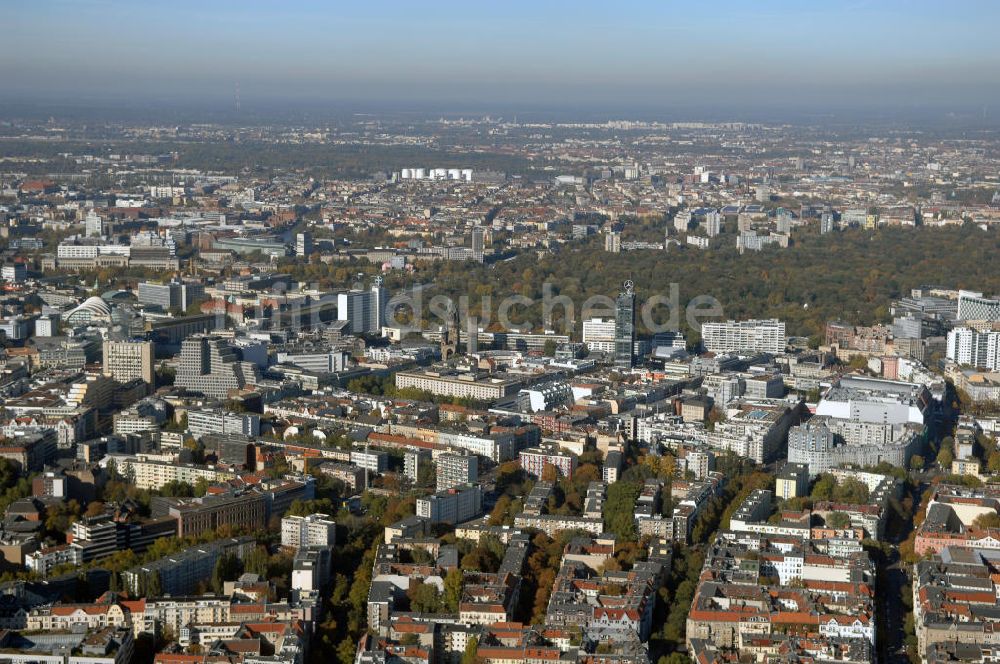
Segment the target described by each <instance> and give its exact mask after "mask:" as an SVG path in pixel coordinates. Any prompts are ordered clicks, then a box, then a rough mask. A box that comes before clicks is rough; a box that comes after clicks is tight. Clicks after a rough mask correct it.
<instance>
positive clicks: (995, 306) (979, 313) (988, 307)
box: [958, 290, 1000, 321]
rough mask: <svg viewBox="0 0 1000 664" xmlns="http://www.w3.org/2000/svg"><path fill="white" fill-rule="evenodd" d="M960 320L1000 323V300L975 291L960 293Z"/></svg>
mask: <svg viewBox="0 0 1000 664" xmlns="http://www.w3.org/2000/svg"><path fill="white" fill-rule="evenodd" d="M958 320H993V321H1000V300H998V299H992V298H988V297H983V294H982V293H976V292H973V291H964V290H963V291H958Z"/></svg>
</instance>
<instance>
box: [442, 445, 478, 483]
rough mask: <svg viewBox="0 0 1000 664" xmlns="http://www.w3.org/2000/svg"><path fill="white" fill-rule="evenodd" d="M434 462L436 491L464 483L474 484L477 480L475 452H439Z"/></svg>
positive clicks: (476, 457)
mask: <svg viewBox="0 0 1000 664" xmlns="http://www.w3.org/2000/svg"><path fill="white" fill-rule="evenodd" d="M434 462H435V464H436V473H437V486H436V488H437V490H438V491H446V490H448V489H452V488H455V487H457V486H462V485H464V484H475V483H476V482H477V481H478V480H479V457H478V456H476V455H475V454H470V453H468V452H465V453H463V454H456V453H451V452H447V453H445V454H439V455H438V456H437V458H436V459H435V461H434Z"/></svg>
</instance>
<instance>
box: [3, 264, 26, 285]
mask: <svg viewBox="0 0 1000 664" xmlns="http://www.w3.org/2000/svg"><path fill="white" fill-rule="evenodd" d="M0 276H2V277H3V280H4V281H9V282H11V283H15V284H19V283H21V282H23V281H24V280H25V279H27V278H28V268H27V267H26V266H25V265H24V263H5V264H4V266H3V271H2V274H0Z"/></svg>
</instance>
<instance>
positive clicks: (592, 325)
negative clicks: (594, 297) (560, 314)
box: [583, 318, 615, 353]
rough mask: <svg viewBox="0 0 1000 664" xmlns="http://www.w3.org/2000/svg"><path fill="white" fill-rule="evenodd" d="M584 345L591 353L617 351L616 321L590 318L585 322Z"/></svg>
mask: <svg viewBox="0 0 1000 664" xmlns="http://www.w3.org/2000/svg"><path fill="white" fill-rule="evenodd" d="M583 343H584V345H585V346H587V349H588V350H591V351H602V352H605V353H613V352H614V351H615V321H614V320H612V319H610V318H588V319H587V320H585V321H583Z"/></svg>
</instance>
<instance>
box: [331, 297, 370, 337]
mask: <svg viewBox="0 0 1000 664" xmlns="http://www.w3.org/2000/svg"><path fill="white" fill-rule="evenodd" d="M370 305H371V295H370V294H369V293H368V292H367V291H363V290H350V291H347V292H345V293H337V320H342V321H347V329H345V330H344V331H345V332H347V333H348V334H363V333H365V332H369V331H370V330H369V329H368V328H369V325H370V321H371V311H370V309H369V307H370Z"/></svg>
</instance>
